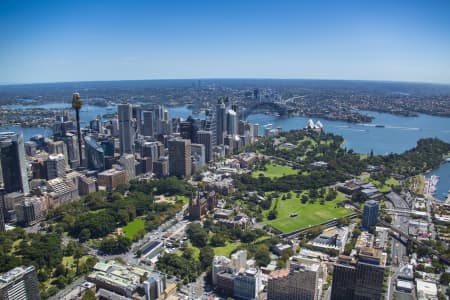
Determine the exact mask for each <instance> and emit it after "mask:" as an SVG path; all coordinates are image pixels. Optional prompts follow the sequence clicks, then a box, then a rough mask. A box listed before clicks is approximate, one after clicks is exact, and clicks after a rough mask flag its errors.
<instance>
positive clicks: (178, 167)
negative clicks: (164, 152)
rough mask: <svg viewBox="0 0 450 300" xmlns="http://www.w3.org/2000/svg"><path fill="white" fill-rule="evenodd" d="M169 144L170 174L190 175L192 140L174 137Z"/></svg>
mask: <svg viewBox="0 0 450 300" xmlns="http://www.w3.org/2000/svg"><path fill="white" fill-rule="evenodd" d="M168 146H169V174H170V176H178V177H189V176H191V174H192V170H191V167H192V161H191V141H190V140H183V139H174V140H170V141H169V142H168Z"/></svg>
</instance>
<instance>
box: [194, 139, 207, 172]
mask: <svg viewBox="0 0 450 300" xmlns="http://www.w3.org/2000/svg"><path fill="white" fill-rule="evenodd" d="M191 154H192V159H193V163H194V165H195V171H198V170H199V169H200V168H202V167H203V166H204V165H205V145H203V144H191Z"/></svg>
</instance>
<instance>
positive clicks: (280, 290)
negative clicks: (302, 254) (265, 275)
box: [267, 258, 322, 300]
mask: <svg viewBox="0 0 450 300" xmlns="http://www.w3.org/2000/svg"><path fill="white" fill-rule="evenodd" d="M321 274H322V267H321V266H320V262H318V261H315V260H311V259H306V258H301V259H297V258H293V259H291V261H290V264H289V269H282V270H279V271H276V272H274V273H273V274H272V276H271V277H270V278H269V281H268V289H267V292H268V293H267V299H268V300H285V299H289V300H291V299H292V300H316V299H319V292H320V287H319V277H320V275H321Z"/></svg>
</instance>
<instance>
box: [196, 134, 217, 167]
mask: <svg viewBox="0 0 450 300" xmlns="http://www.w3.org/2000/svg"><path fill="white" fill-rule="evenodd" d="M213 135H214V134H213V132H212V131H207V130H199V131H197V142H198V143H199V144H202V145H204V146H205V162H206V163H209V162H210V161H211V160H212V150H213V141H212V140H213Z"/></svg>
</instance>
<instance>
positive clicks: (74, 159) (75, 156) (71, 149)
mask: <svg viewBox="0 0 450 300" xmlns="http://www.w3.org/2000/svg"><path fill="white" fill-rule="evenodd" d="M62 140H63V141H64V143H66V145H67V159H68V161H69V162H70V166H71V167H72V169H75V168H78V167H79V166H80V153H79V152H78V148H77V144H78V137H77V136H76V135H75V134H73V133H70V132H67V133H66V134H65V135H64V136H63V137H62Z"/></svg>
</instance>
